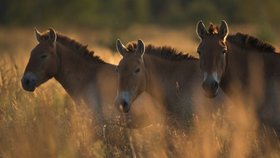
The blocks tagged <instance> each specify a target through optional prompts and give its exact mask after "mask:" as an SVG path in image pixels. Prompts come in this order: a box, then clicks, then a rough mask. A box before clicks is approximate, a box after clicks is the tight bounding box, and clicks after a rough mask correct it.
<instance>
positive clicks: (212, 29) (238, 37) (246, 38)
mask: <svg viewBox="0 0 280 158" xmlns="http://www.w3.org/2000/svg"><path fill="white" fill-rule="evenodd" d="M208 33H209V34H210V35H215V34H218V33H219V27H218V26H216V25H214V24H212V23H210V26H209V28H208ZM227 41H229V42H231V43H234V44H237V45H239V46H241V47H243V48H246V49H257V50H260V51H265V52H275V47H273V46H272V45H271V44H269V43H266V42H264V41H262V40H260V39H258V38H256V37H253V36H250V35H248V34H243V33H239V32H238V33H236V34H235V35H229V36H228V37H227Z"/></svg>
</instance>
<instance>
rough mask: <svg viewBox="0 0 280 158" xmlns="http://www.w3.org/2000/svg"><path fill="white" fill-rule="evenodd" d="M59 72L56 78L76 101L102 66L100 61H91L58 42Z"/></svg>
mask: <svg viewBox="0 0 280 158" xmlns="http://www.w3.org/2000/svg"><path fill="white" fill-rule="evenodd" d="M56 49H57V55H58V59H59V60H58V62H59V64H58V66H59V68H58V72H57V74H56V75H55V76H54V78H55V79H56V80H57V81H58V82H59V83H60V84H61V85H62V86H63V88H64V89H65V90H66V91H67V93H68V94H69V95H70V96H71V97H72V98H74V99H75V100H76V101H77V100H79V99H81V97H82V96H85V95H84V89H85V88H86V86H87V84H88V83H90V82H94V81H91V79H92V78H95V76H94V75H95V74H96V73H95V72H97V71H98V69H100V68H101V66H102V64H101V63H99V62H89V61H87V59H85V58H84V57H83V56H82V55H79V54H77V52H75V51H74V50H71V49H69V48H67V47H66V46H64V45H62V44H60V43H57V48H56Z"/></svg>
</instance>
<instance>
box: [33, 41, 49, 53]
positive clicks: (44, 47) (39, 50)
mask: <svg viewBox="0 0 280 158" xmlns="http://www.w3.org/2000/svg"><path fill="white" fill-rule="evenodd" d="M49 49H51V46H50V45H49V44H48V43H45V42H44V43H39V44H37V45H36V46H35V47H34V48H33V50H32V53H42V52H43V51H48V50H49Z"/></svg>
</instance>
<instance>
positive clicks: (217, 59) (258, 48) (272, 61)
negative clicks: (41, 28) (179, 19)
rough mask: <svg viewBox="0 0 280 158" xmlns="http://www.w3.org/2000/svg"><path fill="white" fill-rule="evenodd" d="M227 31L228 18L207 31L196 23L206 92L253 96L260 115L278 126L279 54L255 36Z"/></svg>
mask: <svg viewBox="0 0 280 158" xmlns="http://www.w3.org/2000/svg"><path fill="white" fill-rule="evenodd" d="M228 32H229V29H228V25H227V23H226V22H225V21H222V23H221V26H220V27H217V26H215V25H213V24H211V25H210V27H209V29H208V31H207V30H206V28H205V26H204V24H203V23H202V21H199V22H198V24H197V34H198V36H199V37H200V39H201V42H200V44H199V46H198V48H197V52H198V54H199V57H200V68H201V71H202V72H203V74H204V80H203V84H202V86H203V89H204V91H205V94H206V95H207V96H208V97H215V96H216V95H217V94H218V90H219V87H220V88H221V89H222V90H223V91H224V92H225V93H226V94H228V95H230V96H233V95H234V94H236V93H238V94H239V95H240V94H241V95H243V96H245V98H246V96H252V95H253V96H254V97H255V99H254V102H256V104H257V106H258V108H257V114H258V117H259V118H260V119H261V120H262V121H264V122H267V124H270V125H272V126H273V127H276V128H279V127H280V126H279V125H280V102H279V98H278V97H279V90H280V54H279V53H276V51H275V48H274V47H273V46H272V45H270V44H267V43H264V42H262V41H261V40H259V39H257V38H255V37H252V36H249V35H246V34H242V33H237V34H235V35H228ZM247 99H248V97H247Z"/></svg>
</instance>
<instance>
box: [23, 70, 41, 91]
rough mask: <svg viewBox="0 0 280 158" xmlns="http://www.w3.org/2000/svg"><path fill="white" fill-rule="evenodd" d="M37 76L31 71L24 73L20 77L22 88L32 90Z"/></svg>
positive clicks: (34, 87)
mask: <svg viewBox="0 0 280 158" xmlns="http://www.w3.org/2000/svg"><path fill="white" fill-rule="evenodd" d="M36 82H37V77H36V76H35V75H34V74H33V73H31V72H28V73H26V74H25V75H24V76H23V77H22V79H21V85H22V87H23V89H24V90H26V91H29V92H33V91H34V90H35V89H36Z"/></svg>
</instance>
